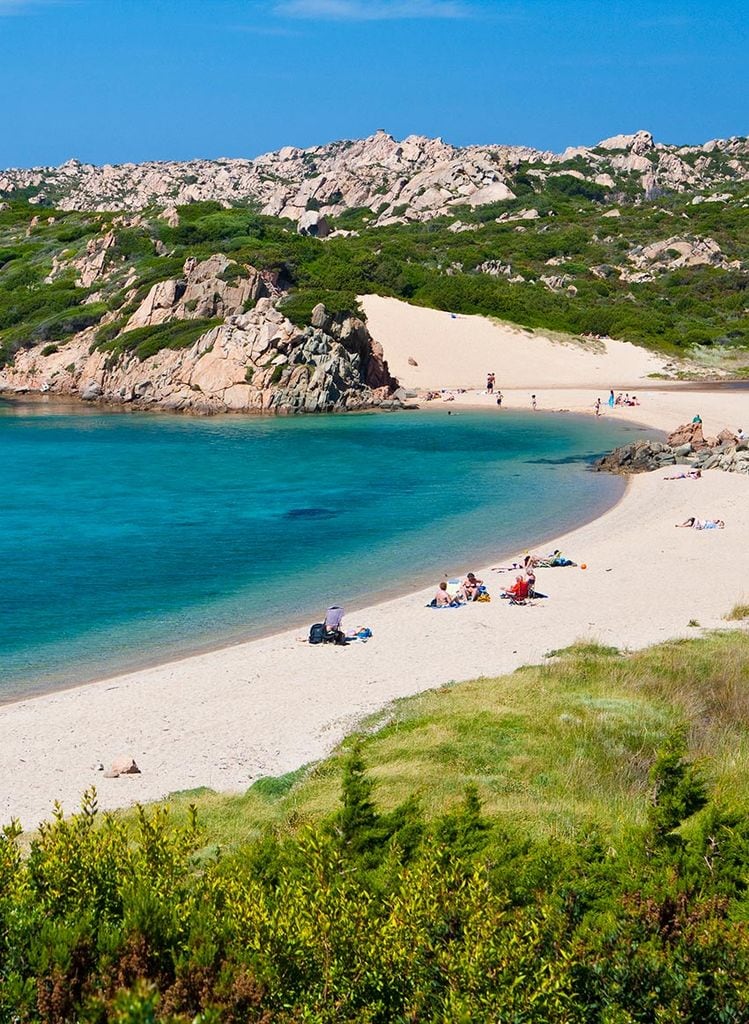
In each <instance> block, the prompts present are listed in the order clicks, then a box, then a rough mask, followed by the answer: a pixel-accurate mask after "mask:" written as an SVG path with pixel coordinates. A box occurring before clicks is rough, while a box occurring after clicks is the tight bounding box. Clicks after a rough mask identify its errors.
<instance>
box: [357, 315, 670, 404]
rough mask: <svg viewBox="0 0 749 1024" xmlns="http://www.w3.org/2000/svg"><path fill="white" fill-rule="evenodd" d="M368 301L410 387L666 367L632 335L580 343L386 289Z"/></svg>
mask: <svg viewBox="0 0 749 1024" xmlns="http://www.w3.org/2000/svg"><path fill="white" fill-rule="evenodd" d="M361 302H362V305H363V307H364V310H365V312H366V314H367V323H368V326H369V330H370V332H371V334H372V336H373V337H374V338H375V339H376V340H377V341H379V342H380V344H381V345H382V346H383V348H384V350H385V358H386V359H387V361H388V365H389V367H390V372H391V373H392V374H393V375H394V376H395V377H397V378H398V380H399V381H400V382H401V384H402V385H403V386H404V387H408V388H435V389H436V388H458V387H464V388H477V387H481V386H483V385H484V384H485V383H486V375H487V373H489V372H490V371H493V372H494V373H495V374H496V376H497V385H498V386H499V387H501V388H503V389H504V388H531V389H537V388H542V387H586V386H595V387H605V388H606V389H607V390H608V388H610V387H613V388H619V387H621V388H631V387H632V386H633V385H635V384H636V383H637V382H638V381H640V380H642V379H643V378H646V377H647V375H648V374H649V373H659V372H662V370H663V365H664V363H665V362H666V360H665V359H664V358H663V357H662V356H657V355H654V354H653V353H651V352H647V351H646V350H645V349H643V348H638V346H637V345H630V344H629V343H628V342H624V341H612V340H610V339H607V340H606V341H601V342H591V343H590V344H589V345H582V344H581V345H577V344H574V343H565V342H561V341H552V340H551V339H549V338H547V337H544V336H543V335H542V334H533V333H531V332H530V331H523V330H521V329H518V328H513V327H509V326H505V325H498V324H495V323H492V322H491V321H490V320H487V319H486V317H482V316H463V315H460V316H453V315H451V314H450V313H445V312H442V311H440V310H435V309H423V308H422V307H420V306H410V305H408V303H406V302H401V301H400V300H398V299H386V298H381V297H380V296H379V295H366V296H364V297H363V298H362V299H361ZM409 358H411V359H414V360H415V361H416V362H417V363H418V365H417V366H413V365H411V364H410V363H409V361H408V360H409Z"/></svg>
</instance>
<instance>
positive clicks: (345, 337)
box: [0, 254, 404, 414]
mask: <svg viewBox="0 0 749 1024" xmlns="http://www.w3.org/2000/svg"><path fill="white" fill-rule="evenodd" d="M232 268H233V270H234V271H237V270H239V271H241V274H242V276H241V277H233V276H231V273H228V272H232ZM283 294H284V293H283V292H282V291H281V290H280V289H279V288H278V287H277V285H276V283H275V276H274V275H273V274H269V273H266V272H260V271H258V270H256V269H255V268H254V267H242V268H238V267H237V265H236V264H232V263H231V261H230V260H229V259H228V258H227V257H226V256H224V255H222V254H216V255H214V256H211V257H210V258H209V259H207V260H203V261H198V260H196V259H192V258H191V259H188V260H187V261H186V263H185V265H184V275H183V277H181V278H180V279H176V280H167V281H160V282H158V283H156V284H154V285H153V286H152V287H151V289H150V290H149V292H148V294H147V295H146V296H145V297H144V298H143V300H142V301H141V302H140V304H139V305H138V306H137V308H136V309H135V311H134V312H133V313H132V315H131V316H130V317H129V319H128V320H127V322H126V323H125V324H124V325H123V326H121V327H119V328H118V325H117V323H116V322H115V321H113V314H110V315H109V317H108V318H106V319H105V321H104V323H103V325H102V326H103V328H104V329H105V330H106V329H107V328H108V327H111V329H112V337H111V338H109V339H108V340H106V341H103V342H102V340H101V338H102V335H101V333H100V332H101V329H102V327H101V326H100V327H96V328H94V327H91V328H87V329H84V330H82V331H80V332H78V333H77V334H76V335H74V336H73V337H72V338H71V339H70V340H68V341H67V342H65V343H64V344H60V345H45V344H41V343H40V344H37V345H33V346H32V347H30V348H25V349H23V350H22V351H20V352H19V353H18V354H17V355H16V358H15V360H14V361H13V362H12V363H10V364H8V365H7V366H5V367H4V368H2V369H0V390H5V391H9V392H16V393H18V392H27V391H38V392H40V393H47V394H59V395H73V396H75V397H77V398H80V399H81V400H83V401H101V402H109V403H116V404H129V405H133V406H140V407H149V408H153V407H155V408H161V409H168V410H178V411H190V412H196V413H217V412H227V411H232V412H266V413H267V412H270V413H278V414H292V413H304V412H307V413H309V412H338V411H345V410H351V409H363V408H373V407H384V408H393V407H399V406H400V405H401V404H402V398H403V397H404V396H403V395H402V394H401V393H400V392H397V391H396V389H397V381H395V380H394V379H393V378H392V377H391V375H390V373H389V371H388V367H387V363H386V362H385V360H384V358H383V353H382V348H381V346H379V345H378V344H377V342H375V341H374V339H373V338H372V337H371V335H370V334H369V331H368V330H367V327H366V324H365V323H364V322H363V321H362V320H360V319H359V318H358V317H356V316H349V315H345V316H344V315H337V316H335V315H331V314H329V313H328V311H327V310H326V309H325V306H324V305H322V304H318V305H317V306H316V307H315V309H314V310H313V311H312V317H311V323H310V324H309V325H308V326H306V327H302V328H300V327H297V326H296V325H295V324H293V323H292V322H291V321H290V320H288V319H287V318H286V317H285V316H284V315H283V312H282V310H281V309H279V308H276V303H277V302H278V301H279V299H281V298H282V297H283ZM107 321H108V322H107ZM191 321H195V322H196V333H195V336H194V337H192V336H191V335H190V334H187V335H180V336H179V339H178V341H177V342H176V343H175V342H173V341H172V340H170V339H169V337H167V336H163V337H166V340H164V341H163V343H162V347H160V348H159V350H158V351H155V352H152V351H151V350H150V348H149V347H148V345H149V342H150V340H151V339H152V338H153V336H154V335H153V329H154V328H159V327H160V326H163V325H177V326H179V324H180V323H181V322H184V323H185V324H189V323H190V322H191ZM201 326H202V327H205V329H204V330H202V331H201V329H200V328H201ZM144 334H145V340H144Z"/></svg>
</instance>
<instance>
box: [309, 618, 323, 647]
mask: <svg viewBox="0 0 749 1024" xmlns="http://www.w3.org/2000/svg"><path fill="white" fill-rule="evenodd" d="M309 643H311V644H322V643H325V625H324V623H322V622H316V623H315V624H314V626H310V628H309Z"/></svg>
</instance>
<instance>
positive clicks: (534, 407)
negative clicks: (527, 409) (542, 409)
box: [531, 395, 538, 412]
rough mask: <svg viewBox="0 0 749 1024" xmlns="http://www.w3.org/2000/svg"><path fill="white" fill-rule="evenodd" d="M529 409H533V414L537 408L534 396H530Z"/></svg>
mask: <svg viewBox="0 0 749 1024" xmlns="http://www.w3.org/2000/svg"><path fill="white" fill-rule="evenodd" d="M531 408H532V409H533V411H534V412H535V411H536V409H537V408H538V405H537V403H536V396H535V395H531Z"/></svg>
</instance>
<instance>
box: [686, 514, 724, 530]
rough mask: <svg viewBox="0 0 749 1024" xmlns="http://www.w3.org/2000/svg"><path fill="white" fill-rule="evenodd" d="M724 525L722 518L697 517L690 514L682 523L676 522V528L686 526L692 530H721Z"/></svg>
mask: <svg viewBox="0 0 749 1024" xmlns="http://www.w3.org/2000/svg"><path fill="white" fill-rule="evenodd" d="M725 525H726V524H725V523H724V522H723V520H722V519H698V518H697V517H696V516H690V517H689V519H685V520H684V522H683V523H676V527H677V529H678V528H679V527H682V526H687V527H691V528H692V529H693V530H723V529H725Z"/></svg>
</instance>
